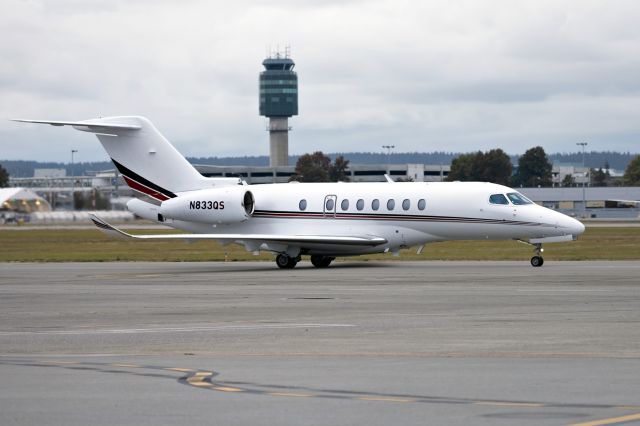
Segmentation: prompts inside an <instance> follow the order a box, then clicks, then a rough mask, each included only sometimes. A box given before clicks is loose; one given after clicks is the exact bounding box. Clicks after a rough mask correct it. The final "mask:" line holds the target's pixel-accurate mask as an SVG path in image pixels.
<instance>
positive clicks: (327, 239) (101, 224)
mask: <svg viewBox="0 0 640 426" xmlns="http://www.w3.org/2000/svg"><path fill="white" fill-rule="evenodd" d="M90 217H91V220H92V221H93V223H94V224H95V225H96V226H97V227H98V228H99V229H100V230H101V231H103V232H104V233H106V234H109V235H113V236H117V237H126V238H135V239H140V240H191V241H193V240H232V241H259V242H266V243H269V242H272V243H286V244H297V245H300V244H302V245H303V244H338V245H348V246H378V245H380V244H384V243H386V242H387V240H386V239H385V238H382V237H376V236H373V235H362V236H358V235H356V236H342V235H277V234H164V235H162V234H161V235H132V234H129V233H128V232H124V231H123V230H121V229H118V228H116V227H115V226H112V225H110V224H108V223H107V222H105V221H104V220H102V219H100V218H99V217H98V216H96V215H94V214H91V215H90Z"/></svg>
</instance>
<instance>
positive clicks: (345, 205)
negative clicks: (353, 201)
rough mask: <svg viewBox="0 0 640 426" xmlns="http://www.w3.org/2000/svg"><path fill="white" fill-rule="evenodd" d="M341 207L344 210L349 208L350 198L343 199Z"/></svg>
mask: <svg viewBox="0 0 640 426" xmlns="http://www.w3.org/2000/svg"><path fill="white" fill-rule="evenodd" d="M340 208H341V209H342V210H349V200H347V199H346V198H345V199H344V200H342V202H341V203H340Z"/></svg>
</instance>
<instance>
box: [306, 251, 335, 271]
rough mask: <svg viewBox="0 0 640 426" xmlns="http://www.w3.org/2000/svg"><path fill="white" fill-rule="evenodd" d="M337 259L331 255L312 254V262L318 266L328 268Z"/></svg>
mask: <svg viewBox="0 0 640 426" xmlns="http://www.w3.org/2000/svg"><path fill="white" fill-rule="evenodd" d="M333 259H335V258H334V257H329V256H321V255H319V254H314V255H312V256H311V264H312V265H313V266H315V267H316V268H326V267H327V266H329V265H330V264H331V262H332V261H333Z"/></svg>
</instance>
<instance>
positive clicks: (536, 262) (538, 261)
mask: <svg viewBox="0 0 640 426" xmlns="http://www.w3.org/2000/svg"><path fill="white" fill-rule="evenodd" d="M543 264H544V259H543V258H542V256H533V257H532V258H531V266H533V267H534V268H539V267H540V266H542V265H543Z"/></svg>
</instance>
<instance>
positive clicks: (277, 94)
mask: <svg viewBox="0 0 640 426" xmlns="http://www.w3.org/2000/svg"><path fill="white" fill-rule="evenodd" d="M262 65H263V66H264V68H265V70H264V71H262V72H261V73H260V115H262V116H265V117H267V118H269V128H268V130H269V164H270V165H271V167H277V166H286V165H288V162H289V124H288V119H289V117H292V116H294V115H298V75H297V74H296V72H295V71H293V68H294V67H295V63H294V62H293V60H292V59H291V58H289V57H288V55H285V56H281V55H276V56H275V57H272V58H267V59H265V60H264V61H262Z"/></svg>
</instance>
